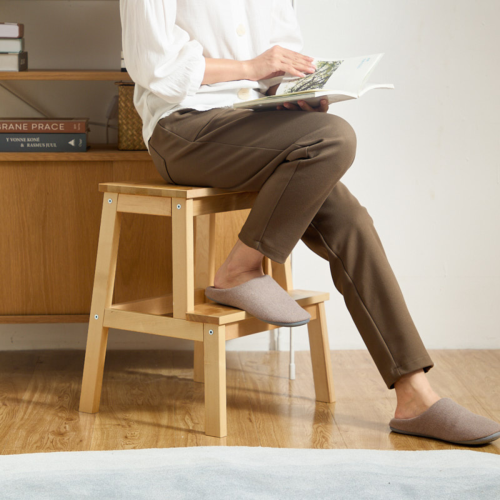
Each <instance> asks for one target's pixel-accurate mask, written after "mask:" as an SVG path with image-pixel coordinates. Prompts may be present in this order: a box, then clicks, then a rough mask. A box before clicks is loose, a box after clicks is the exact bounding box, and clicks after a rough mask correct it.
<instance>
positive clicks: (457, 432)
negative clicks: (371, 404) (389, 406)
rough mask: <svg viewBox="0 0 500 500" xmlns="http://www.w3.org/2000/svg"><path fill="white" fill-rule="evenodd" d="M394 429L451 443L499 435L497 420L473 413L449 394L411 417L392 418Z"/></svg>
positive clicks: (481, 440)
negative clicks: (448, 396)
mask: <svg viewBox="0 0 500 500" xmlns="http://www.w3.org/2000/svg"><path fill="white" fill-rule="evenodd" d="M389 427H390V428H391V430H392V431H394V432H399V433H401V434H410V435H413V436H422V437H427V438H431V439H439V440H440V441H447V442H450V443H454V444H465V445H469V444H485V443H489V442H490V441H494V440H495V439H498V438H500V424H499V423H497V422H495V421H494V420H490V419H489V418H486V417H482V416H481V415H477V414H476V413H472V412H471V411H470V410H467V408H464V407H463V406H461V405H459V404H458V403H455V401H453V400H452V399H450V398H441V399H439V400H438V401H436V402H435V403H434V404H433V405H431V406H430V407H429V408H427V410H425V411H424V412H423V413H421V414H420V415H417V416H416V417H413V418H393V419H392V420H391V421H390V422H389Z"/></svg>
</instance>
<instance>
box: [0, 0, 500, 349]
mask: <svg viewBox="0 0 500 500" xmlns="http://www.w3.org/2000/svg"><path fill="white" fill-rule="evenodd" d="M298 3H299V5H298V15H299V17H300V22H301V25H302V29H303V33H304V38H305V41H306V44H305V49H304V53H305V54H308V55H314V56H317V57H330V56H337V55H338V56H355V55H362V54H370V53H376V52H384V53H385V56H384V58H383V59H382V61H381V63H380V65H379V67H378V68H377V69H376V70H375V72H374V73H373V76H372V77H371V80H372V81H379V82H388V83H394V85H395V90H376V91H373V92H371V93H369V94H367V95H366V96H364V97H363V98H362V99H361V100H359V101H351V102H346V103H339V104H335V105H332V106H331V107H330V112H332V113H336V114H339V115H340V116H342V117H344V118H345V119H347V120H348V121H349V122H350V123H351V124H352V125H353V127H354V129H355V130H356V133H357V137H358V151H357V155H356V160H355V163H354V165H353V166H352V168H351V169H350V170H349V171H348V173H347V174H346V175H345V176H344V178H343V182H345V184H346V185H347V186H348V187H349V188H350V190H351V191H352V192H353V193H354V194H355V195H356V197H357V198H358V199H359V200H360V202H361V203H362V204H363V205H364V206H366V207H367V208H368V210H369V212H370V213H371V215H372V217H373V219H374V221H375V225H376V228H377V230H378V232H379V235H380V238H381V239H382V242H383V244H384V248H385V250H386V253H387V255H388V257H389V260H390V262H391V264H392V267H393V269H394V272H395V274H396V276H397V277H398V280H399V283H400V286H401V288H402V290H403V294H404V296H405V298H406V301H407V304H408V307H409V310H410V312H411V314H412V316H413V319H414V321H415V323H416V325H417V328H418V329H419V331H420V334H421V336H422V338H423V340H424V343H425V344H426V346H427V347H428V348H500V335H499V333H500V332H499V329H500V327H499V324H500V315H499V313H498V309H499V307H498V303H500V293H499V292H500V285H499V284H498V283H499V279H500V264H499V260H498V255H500V160H499V157H500V156H499V153H500V148H499V146H498V139H497V137H498V135H499V132H500V118H499V117H500V113H499V112H500V104H499V99H498V97H497V95H498V94H497V93H498V81H499V80H500V78H499V77H500V71H499V69H498V64H497V62H496V59H497V58H496V57H495V55H494V50H495V49H497V48H498V47H499V45H500V44H499V42H500V33H499V31H498V28H497V20H498V19H499V16H500V3H498V2H496V1H494V0H477V1H474V2H473V1H471V0H468V1H465V0H440V1H439V2H435V1H431V0H421V1H418V2H417V1H416V0H415V1H402V0H399V1H398V0H377V1H373V0H371V1H369V0H365V1H355V2H353V1H348V0H298ZM0 12H1V16H2V18H3V20H6V21H7V22H23V23H24V24H25V28H26V48H27V50H28V52H29V63H30V67H31V68H33V69H34V68H47V67H52V68H56V67H57V68H97V69H116V68H118V67H119V56H120V50H121V47H120V46H121V41H120V22H119V10H118V2H100V1H91V0H87V1H73V2H60V1H41V0H39V1H19V0H16V1H0ZM40 19H43V20H44V22H43V23H41V22H40ZM68 36H69V40H68ZM9 86H10V87H11V88H13V89H15V90H16V91H18V92H20V93H22V95H24V96H26V97H27V98H28V99H30V100H31V101H33V102H34V103H36V104H38V105H40V106H42V107H43V109H45V110H47V111H49V112H51V113H53V114H54V116H64V115H67V116H87V115H88V116H90V117H91V119H92V120H95V121H100V122H103V121H104V113H105V110H106V107H107V103H108V102H109V99H110V97H111V96H112V95H113V94H114V93H116V88H115V86H114V85H113V84H112V83H109V82H9ZM75 92H79V93H80V94H79V97H78V99H75ZM0 114H1V116H38V115H37V114H36V113H34V112H32V111H30V110H29V108H27V107H26V106H25V105H23V104H20V103H19V102H17V101H16V100H15V98H13V97H12V96H11V95H10V94H8V93H6V92H5V90H4V89H2V88H1V87H0ZM113 133H114V132H113ZM113 133H112V134H111V137H110V139H111V140H116V136H114V135H113ZM90 139H91V141H94V142H103V141H104V140H105V139H104V131H103V129H101V128H98V127H96V126H94V127H92V132H91V136H90ZM293 261H294V281H295V286H296V287H297V288H310V289H313V290H328V291H330V293H331V300H330V302H328V304H327V314H328V324H329V331H330V344H331V348H332V349H350V348H364V344H363V342H362V340H361V338H360V336H359V334H358V332H357V330H356V328H355V326H354V323H353V322H352V320H351V318H350V316H349V314H348V312H347V309H346V307H345V305H344V302H343V299H342V296H341V295H340V294H339V293H338V292H337V290H336V289H335V287H334V285H333V283H332V280H331V276H330V274H329V267H328V263H327V262H326V261H323V260H322V259H320V258H319V257H317V256H316V255H315V254H313V253H312V252H311V251H310V250H309V249H308V248H306V247H305V245H303V244H302V242H299V244H298V245H297V247H296V249H295V250H294V252H293ZM311 269H312V270H313V272H311ZM85 336H86V325H71V324H69V325H0V348H1V349H9V348H10V349H25V348H49V347H54V348H57V347H78V348H83V347H84V346H85ZM281 340H282V343H281V344H280V345H281V347H282V348H286V347H287V344H288V330H287V329H282V330H281ZM294 342H295V345H296V348H297V349H305V350H307V349H309V344H308V340H307V332H306V328H305V327H300V328H295V329H294ZM191 345H192V344H191V343H187V342H182V341H174V340H170V339H163V338H160V337H155V336H146V335H141V334H132V333H129V332H118V331H110V342H109V347H110V348H113V347H120V348H122V347H129V348H137V347H140V346H143V347H148V348H149V347H168V348H188V349H189V348H191ZM268 346H269V334H267V333H262V334H258V335H253V336H251V337H248V338H245V339H237V340H233V341H229V342H228V345H227V347H228V349H236V350H244V349H267V348H268Z"/></svg>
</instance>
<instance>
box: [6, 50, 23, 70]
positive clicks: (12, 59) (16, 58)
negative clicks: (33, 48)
mask: <svg viewBox="0 0 500 500" xmlns="http://www.w3.org/2000/svg"><path fill="white" fill-rule="evenodd" d="M2 62H6V63H7V64H11V63H14V66H15V69H14V68H13V69H6V68H5V67H4V68H2ZM27 69H28V53H27V52H18V53H13V54H12V53H7V54H0V71H26V70H27Z"/></svg>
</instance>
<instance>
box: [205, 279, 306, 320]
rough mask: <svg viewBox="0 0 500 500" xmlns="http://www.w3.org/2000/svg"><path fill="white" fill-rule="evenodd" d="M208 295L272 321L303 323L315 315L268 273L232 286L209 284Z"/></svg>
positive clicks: (259, 317)
mask: <svg viewBox="0 0 500 500" xmlns="http://www.w3.org/2000/svg"><path fill="white" fill-rule="evenodd" d="M205 295H206V296H207V297H208V298H209V299H210V300H213V301H214V302H218V303H219V304H223V305H227V306H233V307H236V308H238V309H242V310H243V311H247V312H248V313H250V314H251V315H252V316H255V317H256V318H258V319H260V320H261V321H264V322H266V323H270V324H272V325H277V326H300V325H305V324H306V323H307V322H308V321H309V320H310V319H311V315H310V314H309V313H308V312H307V311H306V310H305V309H303V308H302V307H300V306H299V304H297V302H295V300H294V299H293V298H292V297H290V295H289V294H288V292H287V291H286V290H285V289H284V288H283V287H281V286H280V285H279V284H278V283H277V282H276V281H275V280H274V279H273V278H271V276H269V275H268V274H264V276H259V277H257V278H253V279H251V280H249V281H246V282H245V283H242V284H241V285H237V286H233V287H231V288H215V287H213V286H209V287H207V288H206V289H205Z"/></svg>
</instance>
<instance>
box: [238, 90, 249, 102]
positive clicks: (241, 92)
mask: <svg viewBox="0 0 500 500" xmlns="http://www.w3.org/2000/svg"><path fill="white" fill-rule="evenodd" d="M238 97H239V98H240V99H243V100H247V99H249V98H250V89H240V90H239V91H238Z"/></svg>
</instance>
